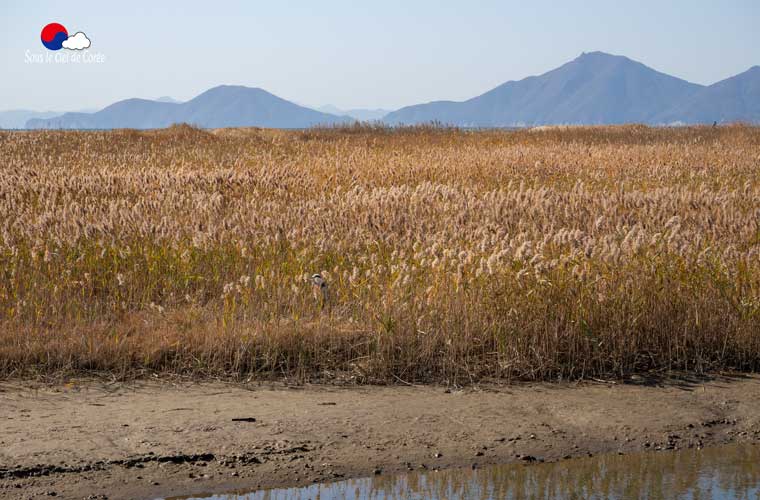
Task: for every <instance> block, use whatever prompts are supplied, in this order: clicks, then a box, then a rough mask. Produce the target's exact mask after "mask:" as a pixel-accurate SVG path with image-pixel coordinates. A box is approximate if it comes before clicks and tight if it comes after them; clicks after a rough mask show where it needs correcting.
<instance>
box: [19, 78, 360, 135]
mask: <svg viewBox="0 0 760 500" xmlns="http://www.w3.org/2000/svg"><path fill="white" fill-rule="evenodd" d="M353 121H354V120H353V119H352V118H349V117H345V116H335V115H331V114H327V113H322V112H319V111H315V110H313V109H309V108H305V107H303V106H299V105H297V104H294V103H292V102H290V101H286V100H285V99H281V98H279V97H277V96H275V95H272V94H270V93H269V92H267V91H265V90H262V89H259V88H249V87H241V86H232V85H221V86H219V87H214V88H212V89H210V90H207V91H206V92H204V93H202V94H200V95H199V96H197V97H195V98H193V99H191V100H189V101H187V102H179V103H178V102H165V100H163V101H151V100H147V99H126V100H124V101H119V102H117V103H114V104H111V105H110V106H108V107H106V108H104V109H102V110H100V111H98V112H96V113H65V114H63V115H61V116H57V117H54V118H46V119H41V118H33V119H30V120H29V121H27V123H26V127H27V128H31V129H38V128H49V129H111V128H136V129H146V128H163V127H168V126H170V125H172V124H174V123H190V124H193V125H196V126H198V127H203V128H221V127H269V128H307V127H311V126H314V125H332V124H341V123H352V122H353Z"/></svg>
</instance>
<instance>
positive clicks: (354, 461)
mask: <svg viewBox="0 0 760 500" xmlns="http://www.w3.org/2000/svg"><path fill="white" fill-rule="evenodd" d="M235 419H243V420H235ZM254 419H255V420H254ZM0 422H2V423H3V425H2V427H0V498H39V497H42V496H46V497H47V496H53V495H55V496H56V497H58V498H93V499H94V498H99V499H103V498H109V499H122V498H123V499H126V498H130V499H132V498H158V497H165V496H177V495H190V494H202V493H211V492H224V491H246V490H250V489H256V488H266V487H281V486H296V485H306V484H310V483H313V482H315V481H319V482H323V481H331V480H335V479H340V478H348V477H358V476H368V475H372V474H391V473H396V472H402V471H406V470H411V469H418V468H427V469H435V468H446V467H471V466H473V464H477V465H478V466H485V465H488V464H495V463H507V462H515V461H522V462H525V463H529V462H533V461H538V460H545V461H551V460H560V459H563V458H571V457H577V456H582V455H588V454H597V453H631V452H641V451H652V452H656V451H658V450H666V449H674V448H675V449H678V448H687V447H700V446H710V445H716V444H722V443H729V442H756V441H759V440H760V377H718V378H713V379H710V380H691V381H686V380H669V381H662V380H660V381H651V380H642V379H638V380H636V381H632V382H631V383H617V384H608V383H583V384H531V385H517V386H514V385H512V386H497V385H482V386H479V387H476V388H469V389H464V390H456V389H446V388H443V387H350V388H341V387H331V386H309V385H307V386H298V387H288V386H284V385H270V386H258V385H257V386H251V385H247V386H241V385H228V384H221V383H204V384H170V383H160V382H139V383H132V384H126V385H125V384H105V383H102V382H93V381H89V382H79V383H73V384H68V385H65V386H56V387H47V386H44V387H43V386H37V387H35V386H33V385H31V384H30V383H20V382H18V383H11V382H6V383H3V384H0Z"/></svg>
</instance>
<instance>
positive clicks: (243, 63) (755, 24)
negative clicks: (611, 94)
mask: <svg viewBox="0 0 760 500" xmlns="http://www.w3.org/2000/svg"><path fill="white" fill-rule="evenodd" d="M571 4H572V5H571ZM51 22H58V23H60V24H62V25H63V26H65V27H66V29H67V31H68V33H69V35H73V34H74V33H75V32H78V31H82V32H84V33H86V35H87V37H88V38H89V39H90V40H91V43H92V44H91V46H90V48H89V49H87V50H86V51H71V50H59V51H56V52H51V51H49V50H47V49H46V48H45V47H44V46H43V45H42V43H41V41H40V33H41V30H42V28H43V27H44V26H45V25H46V24H48V23H51ZM759 27H760V1H758V0H722V1H714V0H709V1H708V0H691V1H685V0H658V1H650V0H641V1H622V0H621V1H609V0H605V1H598V0H589V1H584V2H565V1H561V2H560V1H556V2H547V1H540V0H537V1H531V2H524V1H511V0H494V1H489V0H482V1H478V0H472V1H468V2H465V1H448V0H415V1H409V0H383V1H382V2H357V1H355V0H345V1H344V0H320V1H313V0H304V1H287V0H281V1H272V0H267V1H256V0H249V1H227V0H214V1H192V0H185V1H177V2H172V1H157V0H151V1H143V0H131V1H129V2H103V1H102V0H101V1H88V0H84V1H82V0H77V1H66V2H63V1H55V2H54V1H29V0H27V1H13V0H10V1H9V0H0V64H2V72H1V73H0V75H2V77H1V78H0V110H7V109H33V110H38V111H43V110H55V111H71V110H79V109H98V108H102V107H104V106H106V105H108V104H111V103H113V102H115V101H118V100H121V99H126V98H130V97H141V98H148V99H153V98H157V97H160V96H165V95H168V96H171V97H173V98H176V99H179V100H188V99H191V98H192V97H194V96H196V95H198V94H200V93H201V92H203V91H204V90H207V89H208V88H211V87H214V86H217V85H222V84H229V85H246V86H250V87H261V88H263V89H266V90H268V91H269V92H272V93H273V94H276V95H278V96H280V97H283V98H285V99H288V100H292V101H295V102H297V103H299V104H303V105H308V106H314V107H316V106H322V105H326V104H332V105H335V106H338V107H340V108H342V109H349V108H384V109H397V108H399V107H402V106H406V105H410V104H418V103H422V102H429V101H432V100H439V99H449V100H463V99H467V98H470V97H474V96H476V95H479V94H481V93H483V92H485V91H487V90H490V89H491V88H493V87H495V86H497V85H499V84H501V83H503V82H505V81H508V80H519V79H522V78H524V77H526V76H530V75H537V74H541V73H544V72H546V71H548V70H550V69H553V68H555V67H557V66H560V65H561V64H564V63H565V62H568V61H570V60H572V59H574V58H576V57H578V56H579V55H580V54H581V53H582V52H584V51H586V52H590V51H595V50H600V51H604V52H609V53H612V54H618V55H625V56H627V57H630V58H631V59H634V60H637V61H640V62H643V63H644V64H646V65H648V66H650V67H653V68H654V69H656V70H658V71H662V72H665V73H668V74H671V75H673V76H677V77H679V78H683V79H686V80H689V81H692V82H695V83H701V84H710V83H714V82H716V81H719V80H722V79H724V78H727V77H729V76H733V75H735V74H738V73H741V72H743V71H745V70H747V69H748V68H750V67H751V66H753V65H757V64H760V28H759ZM84 52H86V54H85V53H84ZM59 53H61V55H59ZM63 53H68V55H69V56H71V58H70V59H69V60H67V61H64V62H55V60H54V61H52V62H46V61H45V60H44V58H45V57H46V56H58V57H63V56H64V55H65V54H63ZM74 54H76V55H77V56H78V58H79V59H78V60H74ZM40 59H42V60H41V61H40ZM38 61H40V62H38Z"/></svg>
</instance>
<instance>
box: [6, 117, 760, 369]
mask: <svg viewBox="0 0 760 500" xmlns="http://www.w3.org/2000/svg"><path fill="white" fill-rule="evenodd" d="M0 156H1V157H2V162H1V164H0V277H1V278H0V376H3V377H10V376H34V375H45V376H47V375H61V374H70V373H81V372H84V371H101V372H108V373H111V374H112V375H114V376H116V377H129V376H134V375H135V374H140V373H147V372H167V373H178V374H185V375H193V376H225V377H241V378H246V377H252V376H253V377H263V376H277V375H288V376H300V377H314V376H319V377H331V376H334V375H335V374H341V375H348V376H352V377H355V379H356V380H358V381H360V382H367V381H395V380H403V381H410V382H411V381H439V382H449V383H455V382H456V383H459V382H468V381H472V380H478V379H482V378H484V377H499V378H519V379H534V380H535V379H543V380H547V379H557V378H578V377H585V376H597V377H599V376H602V377H608V376H612V377H615V376H622V375H626V374H629V373H633V372H639V371H643V370H653V369H678V370H693V371H697V372H702V371H708V370H722V369H738V370H757V369H758V368H760V129H757V128H752V127H744V126H733V127H721V128H715V129H711V128H683V129H672V130H665V129H651V128H646V127H638V126H630V127H609V128H569V129H552V128H549V129H544V130H539V131H519V132H505V131H480V132H465V131H457V130H445V129H436V128H411V129H401V130H390V129H383V128H381V127H374V128H373V127H353V128H345V129H324V130H308V131H291V132H286V131H272V130H255V129H250V130H247V129H246V130H244V129H229V130H219V131H213V132H207V131H201V130H197V129H193V128H190V127H186V126H180V127H173V128H171V129H167V130H161V131H151V132H137V131H113V132H44V131H41V132H28V133H27V132H0ZM314 273H321V275H322V276H323V277H324V278H325V279H326V280H327V281H328V283H329V303H328V304H327V305H326V307H322V306H323V304H319V303H318V301H315V297H314V295H313V293H312V287H313V285H312V283H311V280H310V277H311V275H312V274H314Z"/></svg>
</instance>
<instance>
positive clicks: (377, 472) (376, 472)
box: [372, 469, 383, 476]
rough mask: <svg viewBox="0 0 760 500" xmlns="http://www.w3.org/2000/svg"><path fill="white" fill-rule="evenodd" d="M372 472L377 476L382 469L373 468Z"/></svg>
mask: <svg viewBox="0 0 760 500" xmlns="http://www.w3.org/2000/svg"><path fill="white" fill-rule="evenodd" d="M372 473H373V474H374V475H376V476H379V475H380V474H382V473H383V471H382V469H375V470H373V471H372Z"/></svg>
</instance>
